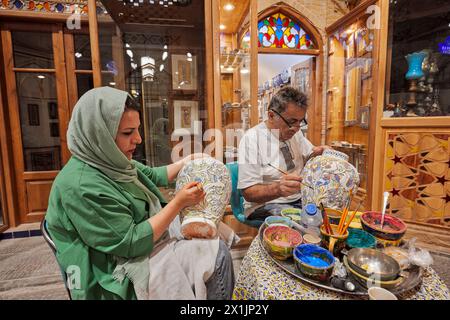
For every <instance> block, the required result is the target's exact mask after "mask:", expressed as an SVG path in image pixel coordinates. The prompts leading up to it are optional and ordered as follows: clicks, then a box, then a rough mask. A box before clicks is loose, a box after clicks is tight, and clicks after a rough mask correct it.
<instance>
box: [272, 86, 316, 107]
mask: <svg viewBox="0 0 450 320" xmlns="http://www.w3.org/2000/svg"><path fill="white" fill-rule="evenodd" d="M289 103H293V104H294V105H296V106H297V107H299V108H302V109H305V110H306V108H307V107H308V98H307V97H306V94H304V93H303V92H301V91H300V90H297V89H295V88H293V87H284V88H282V89H280V90H278V92H277V93H275V95H274V96H273V97H272V99H271V100H270V103H269V110H275V111H277V112H283V111H285V110H286V107H287V105H288V104H289Z"/></svg>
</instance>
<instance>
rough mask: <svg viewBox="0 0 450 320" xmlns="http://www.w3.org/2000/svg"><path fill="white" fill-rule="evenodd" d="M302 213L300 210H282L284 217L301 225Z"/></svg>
mask: <svg viewBox="0 0 450 320" xmlns="http://www.w3.org/2000/svg"><path fill="white" fill-rule="evenodd" d="M301 212H302V211H301V210H300V209H298V208H286V209H282V210H281V215H282V216H283V217H286V218H289V219H291V220H292V221H294V222H297V223H300V213H301Z"/></svg>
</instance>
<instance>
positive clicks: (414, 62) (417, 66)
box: [405, 51, 427, 80]
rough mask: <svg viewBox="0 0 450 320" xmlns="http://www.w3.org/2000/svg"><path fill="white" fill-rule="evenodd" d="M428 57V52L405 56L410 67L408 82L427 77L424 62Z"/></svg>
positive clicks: (407, 74) (407, 76)
mask: <svg viewBox="0 0 450 320" xmlns="http://www.w3.org/2000/svg"><path fill="white" fill-rule="evenodd" d="M426 56H427V54H426V52H423V51H419V52H413V53H410V54H408V55H406V56H405V58H406V60H407V61H408V67H409V68H408V72H407V73H406V75H405V78H406V79H407V80H415V79H420V78H422V77H423V76H424V75H425V74H424V73H423V71H422V62H423V59H425V57H426Z"/></svg>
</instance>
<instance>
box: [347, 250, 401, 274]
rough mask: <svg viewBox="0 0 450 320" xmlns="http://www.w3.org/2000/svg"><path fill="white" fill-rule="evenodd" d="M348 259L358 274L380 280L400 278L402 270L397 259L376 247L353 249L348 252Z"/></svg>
mask: <svg viewBox="0 0 450 320" xmlns="http://www.w3.org/2000/svg"><path fill="white" fill-rule="evenodd" d="M347 261H348V264H349V266H350V268H352V269H353V270H355V271H356V272H358V274H360V275H362V276H364V277H367V278H369V277H373V278H374V279H376V280H380V281H391V280H394V279H396V278H398V275H399V274H400V271H401V269H400V265H399V264H398V262H397V260H395V259H394V258H392V257H391V256H389V255H387V254H385V253H383V252H381V251H380V250H375V249H368V248H354V249H351V250H349V251H348V253H347Z"/></svg>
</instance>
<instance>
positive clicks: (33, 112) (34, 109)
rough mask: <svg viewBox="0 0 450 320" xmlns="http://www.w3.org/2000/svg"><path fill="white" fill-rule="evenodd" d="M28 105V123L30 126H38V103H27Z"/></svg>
mask: <svg viewBox="0 0 450 320" xmlns="http://www.w3.org/2000/svg"><path fill="white" fill-rule="evenodd" d="M27 107H28V124H29V125H30V126H39V125H40V119H39V105H38V104H36V103H29V104H28V105H27Z"/></svg>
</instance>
